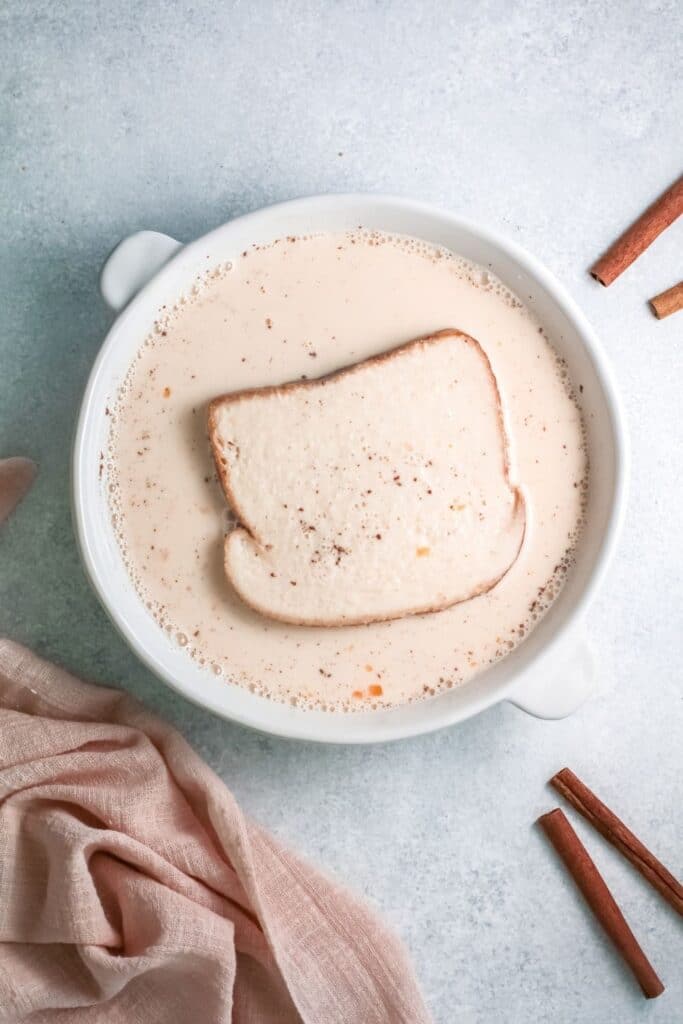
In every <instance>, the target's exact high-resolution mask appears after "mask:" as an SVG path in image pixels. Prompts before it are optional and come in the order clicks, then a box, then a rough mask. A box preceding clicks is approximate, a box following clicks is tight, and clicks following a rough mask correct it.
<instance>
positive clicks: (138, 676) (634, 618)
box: [0, 0, 683, 1024]
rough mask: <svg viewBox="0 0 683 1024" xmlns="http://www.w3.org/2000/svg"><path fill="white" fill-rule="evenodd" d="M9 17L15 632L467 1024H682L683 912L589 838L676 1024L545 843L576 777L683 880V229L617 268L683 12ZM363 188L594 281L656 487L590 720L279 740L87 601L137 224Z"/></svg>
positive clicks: (0, 398)
mask: <svg viewBox="0 0 683 1024" xmlns="http://www.w3.org/2000/svg"><path fill="white" fill-rule="evenodd" d="M0 21H1V24H2V29H3V37H4V40H5V42H4V49H5V58H4V59H3V60H2V62H0V64H1V67H0V81H1V87H2V101H1V103H2V107H1V115H2V123H3V132H2V134H3V137H4V142H3V147H2V173H1V176H0V216H1V221H0V222H1V224H2V235H3V236H4V241H3V244H2V247H1V251H0V279H1V282H2V322H1V324H0V455H3V454H28V455H32V456H33V457H34V458H35V459H36V460H37V461H38V462H39V463H40V465H41V476H40V480H39V483H38V484H37V486H36V488H35V490H34V492H33V493H32V495H31V496H30V497H29V499H28V500H27V501H26V503H25V505H24V506H23V507H22V508H21V511H20V513H19V514H17V515H16V517H15V519H14V520H13V521H12V522H11V523H10V525H9V526H8V528H7V529H6V530H5V531H4V533H3V534H2V536H0V629H2V630H3V631H6V632H8V633H9V634H11V635H13V636H15V637H17V638H18V639H21V640H23V641H25V642H27V643H29V644H31V645H33V646H34V647H35V648H37V649H38V650H39V651H41V652H43V653H44V654H46V655H49V656H51V657H54V658H56V659H58V660H59V661H61V662H63V663H65V664H66V665H68V666H70V667H72V668H73V669H74V670H76V671H78V672H80V673H82V674H83V675H85V676H87V677H90V678H94V679H98V680H103V681H110V682H115V681H116V682H120V683H121V684H122V685H124V686H125V687H127V688H128V689H130V690H131V691H133V692H135V693H136V694H138V695H139V696H140V697H142V698H143V699H144V700H146V701H147V702H148V704H150V706H152V707H154V708H156V709H157V710H158V711H160V712H162V713H163V714H165V715H167V716H168V717H169V718H170V719H171V720H173V721H174V722H175V723H176V724H177V725H178V726H179V727H180V728H181V729H182V731H183V732H184V733H185V734H186V735H187V736H188V737H189V739H190V740H191V741H192V742H193V743H194V745H195V746H196V748H197V749H198V750H199V751H200V753H201V754H202V755H203V756H204V757H205V758H206V759H207V760H208V761H209V763H210V764H212V765H213V766H214V768H216V769H217V770H218V771H219V772H220V773H221V775H222V776H223V778H224V779H225V780H226V782H227V783H228V784H229V785H230V786H231V787H232V788H233V790H234V791H235V792H236V793H237V795H238V797H239V798H240V800H241V801H242V803H243V805H244V806H245V808H246V809H247V810H248V811H249V812H250V813H252V815H254V816H255V817H257V818H258V819H259V820H260V821H261V822H263V823H264V824H265V825H267V826H268V827H269V828H271V829H272V830H273V831H274V832H276V833H277V834H278V835H279V836H280V837H281V838H282V839H283V840H286V841H287V842H289V843H291V844H293V845H295V846H296V847H297V848H298V849H299V850H301V851H303V852H305V853H307V854H308V855H310V856H311V857H313V858H315V859H316V860H318V861H320V862H321V863H322V864H324V865H327V867H328V868H329V870H330V871H331V872H333V873H334V874H335V875H336V876H337V877H339V878H340V879H343V880H345V881H347V882H348V883H350V884H351V885H353V886H355V887H356V889H358V890H360V891H362V892H364V893H366V894H367V895H368V896H369V898H370V899H371V900H372V901H373V903H374V904H375V905H376V906H378V907H379V908H380V909H381V910H382V912H383V913H384V915H385V916H386V918H387V919H388V920H390V921H391V922H392V923H393V924H394V926H395V927H396V928H397V929H398V931H399V932H400V933H401V934H402V935H403V937H404V939H405V941H406V943H407V944H408V946H409V947H410V949H411V951H412V955H413V957H414V960H415V964H416V968H417V971H418V974H419V976H420V978H421V979H422V983H423V985H424V989H425V992H426V995H427V998H428V1001H429V1003H430V1005H431V1006H432V1008H433V1011H434V1015H435V1018H436V1021H437V1022H438V1024H450V1022H452V1021H457V1020H462V1021H467V1022H470V1024H475V1022H476V1024H490V1022H496V1024H497V1022H505V1024H507V1022H526V1021H529V1020H533V1021H553V1022H555V1024H579V1022H600V1024H608V1022H619V1024H622V1022H626V1021H639V1020H641V1019H647V1020H648V1021H657V1022H658V1024H660V1022H665V1021H666V1022H674V1021H679V1020H681V1018H682V1017H683V978H682V977H681V966H680V965H681V959H682V957H681V930H680V924H679V922H678V921H677V920H676V919H675V915H674V914H673V912H671V911H670V910H669V908H668V907H667V906H666V905H664V904H663V903H662V901H661V900H660V899H659V898H658V897H657V896H656V895H655V894H653V893H652V892H651V891H649V889H648V888H647V886H646V885H645V884H644V883H642V882H641V881H640V879H639V877H638V876H636V875H635V873H634V872H633V871H632V870H631V869H630V867H629V866H628V865H626V864H625V863H623V862H622V861H621V860H620V859H619V857H618V856H617V855H616V854H615V853H614V852H613V851H612V850H611V849H610V848H609V847H607V846H606V845H605V844H604V843H603V842H602V841H601V840H600V839H599V838H598V837H596V836H595V835H592V834H590V833H589V832H588V831H587V830H586V829H585V828H583V827H580V831H581V833H582V834H583V835H584V836H585V837H586V838H587V840H588V842H589V843H590V848H591V850H592V851H593V852H594V853H595V857H596V860H597V861H598V864H599V865H600V867H601V868H602V869H604V873H605V875H606V877H607V879H608V881H609V882H610V883H613V886H614V890H615V893H616V894H617V896H618V899H619V900H620V902H621V903H622V905H623V908H624V910H625V912H626V914H627V916H628V917H629V918H630V919H631V921H632V923H633V925H634V929H635V930H636V932H637V934H638V936H639V937H640V938H641V940H642V943H643V945H644V947H645V948H646V950H647V951H648V952H649V953H650V954H651V957H652V959H653V961H654V963H655V964H656V966H657V967H658V968H659V970H660V972H661V975H662V977H663V978H664V979H665V981H666V983H667V984H668V991H667V992H666V994H665V995H664V996H663V997H662V998H661V999H659V1000H657V1001H656V1002H655V1003H652V1004H647V1005H646V1004H645V1003H644V1001H643V1000H642V999H641V997H640V994H639V992H638V990H637V989H636V986H635V985H634V983H633V981H632V980H631V978H630V977H629V976H628V975H627V974H626V973H625V971H624V969H623V968H622V967H621V965H620V963H619V962H618V960H617V958H616V956H615V955H614V954H613V953H612V951H611V950H610V949H609V948H608V947H607V946H606V944H605V942H604V941H603V940H602V938H601V936H600V935H599V934H598V931H597V929H596V926H595V924H594V922H593V921H592V920H591V918H590V917H589V915H588V913H587V912H586V910H585V909H584V908H583V906H582V905H581V904H580V903H579V901H578V900H577V898H576V896H575V894H574V892H573V891H572V889H571V885H570V883H568V881H567V880H566V878H565V877H564V876H563V874H562V872H561V870H560V869H559V867H558V865H557V863H556V862H555V860H554V857H553V855H552V853H551V852H550V851H549V850H548V849H547V848H546V846H545V845H544V842H543V840H542V838H541V837H540V836H539V834H538V831H537V830H536V829H535V828H533V827H532V823H533V821H534V819H535V817H536V816H537V815H538V814H539V813H540V812H542V811H543V810H545V809H548V808H550V807H551V806H553V804H554V803H555V801H554V798H553V796H552V795H551V793H550V792H548V791H547V790H545V789H544V782H545V780H546V779H547V778H548V777H549V775H550V774H551V773H552V772H553V771H554V770H555V769H557V768H558V767H560V766H561V765H562V764H564V763H568V764H570V765H572V766H573V767H574V768H575V769H576V770H577V771H578V772H579V774H582V775H583V776H584V777H585V778H586V780H587V781H589V782H592V783H593V784H594V785H595V788H596V789H597V790H598V791H599V792H600V794H602V795H604V797H605V799H606V800H607V801H608V802H610V803H612V804H613V806H614V807H615V808H617V809H619V810H621V811H622V812H623V815H624V816H625V817H626V819H627V820H628V821H629V822H631V823H633V825H634V826H635V827H636V829H637V831H639V832H640V834H641V835H642V837H643V838H644V839H645V841H649V842H650V843H651V844H652V846H653V847H654V848H655V850H657V851H658V852H660V855H661V856H662V858H663V859H664V860H665V861H667V862H668V863H669V864H670V866H671V867H672V868H674V869H675V870H678V871H679V872H680V871H681V868H682V867H683V864H682V862H681V856H682V853H683V842H682V827H683V826H682V822H683V815H682V810H681V807H682V804H683V799H682V797H683V787H682V786H681V781H680V775H681V772H682V770H683V764H682V755H681V748H682V746H683V730H682V727H681V684H680V660H681V655H682V654H683V650H682V645H681V636H680V610H681V596H682V595H681V582H680V576H681V540H680V510H681V504H682V502H683V491H682V489H681V482H680V449H679V445H680V438H681V432H680V404H681V399H680V356H681V341H682V340H683V313H682V314H679V315H678V318H676V317H673V318H671V319H670V320H669V321H667V322H662V323H658V322H656V321H655V320H654V319H653V318H652V317H651V315H650V314H649V312H648V311H647V309H646V307H645V305H644V299H645V297H646V296H648V295H652V294H654V293H656V292H657V291H660V290H661V289H662V288H664V287H667V286H668V285H670V284H672V283H674V282H675V281H676V280H678V279H680V277H681V276H682V272H683V260H682V258H681V252H682V244H681V243H682V241H683V223H680V224H679V225H677V227H675V228H674V229H672V230H671V231H670V232H668V233H667V234H666V235H665V236H663V237H662V238H661V239H660V240H659V241H658V242H657V243H656V246H655V247H653V249H651V250H650V252H649V253H648V254H647V256H646V257H645V258H643V259H642V261H640V262H639V263H638V264H637V265H636V266H635V267H633V268H632V269H631V271H630V272H629V273H628V274H627V275H626V276H625V277H624V278H623V279H622V280H621V281H619V282H618V283H617V284H615V285H614V286H613V287H612V288H611V289H610V290H609V291H604V290H601V289H600V288H599V287H598V286H597V285H595V284H594V283H593V282H592V281H591V280H590V279H589V278H588V276H587V274H586V272H585V268H586V266H587V264H588V263H589V262H590V261H591V260H592V258H593V257H595V255H596V254H597V253H599V252H600V250H601V249H602V248H603V246H604V245H605V244H606V243H607V242H608V241H610V240H611V239H612V237H613V236H614V234H615V232H616V231H617V230H618V229H619V228H620V227H621V226H622V225H623V224H624V222H625V220H628V219H629V217H631V216H632V215H633V214H635V213H637V212H639V211H640V209H641V208H642V207H643V205H644V204H645V203H646V202H647V201H649V200H650V198H651V197H653V196H654V195H655V194H656V193H657V192H658V191H659V190H660V189H661V188H662V187H663V186H664V185H666V184H668V183H669V182H670V181H671V180H672V179H673V178H674V177H675V176H676V175H677V173H679V172H680V169H681V168H680V166H679V163H680V157H681V141H682V131H681V125H682V124H683V103H682V92H681V77H680V75H681V67H683V52H682V48H681V39H682V38H683V16H682V14H681V8H680V6H679V5H678V4H677V3H676V2H669V3H667V2H663V3H657V2H652V0H651V2H647V3H643V2H638V3H636V2H633V0H630V2H628V3H619V4H617V3H607V4H597V3H564V4H559V3H557V4H555V3H551V2H534V3H521V4H515V5H514V7H513V5H512V4H508V3H506V2H505V0H491V2H488V3H476V4H471V3H470V4H465V3H462V2H460V3H447V2H446V0H443V2H432V3H409V2H405V0H402V2H394V3H389V2H376V3H370V2H369V0H364V2H360V0H359V2H355V3H351V2H344V3H338V4H334V5H333V4H327V3H325V0H317V2H307V3H293V2H290V3H279V4H276V3H266V2H261V0H255V2H254V3H251V4H247V3H234V4H227V3H226V4H222V5H221V4H215V3H213V2H212V3H207V2H205V0H197V2H195V3H161V2H159V3H152V2H142V3H136V4H132V3H121V2H118V3H117V2H107V3H103V2H101V0H93V2H90V3H87V4H85V3H77V2H72V3H66V4H65V3H59V2H56V0H51V2H45V0H40V2H33V3H30V4H26V3H23V2H19V0H6V3H5V4H4V5H3V8H2V11H0ZM7 141H9V145H7V144H6V143H7ZM341 190H370V191H372V190H381V191H388V192H397V193H403V194H406V195H411V196H415V197H417V198H421V199H425V200H429V201H432V202H435V203H439V204H442V205H444V206H447V207H449V208H451V209H453V210H456V211H458V212H459V213H462V214H465V215H467V216H469V217H471V218H474V219H476V220H478V221H481V222H483V223H485V224H489V225H491V226H493V227H498V228H500V229H502V230H503V231H505V232H506V233H507V234H508V235H509V236H511V237H512V238H514V239H516V240H517V241H519V242H521V243H522V244H523V245H525V246H526V247H527V248H529V249H530V250H532V251H533V252H534V253H535V254H536V255H537V256H539V257H540V258H541V259H542V260H544V261H545V262H546V263H547V264H548V265H549V267H550V268H551V269H552V270H554V271H555V272H556V273H557V274H558V275H559V276H560V278H562V279H563V280H564V282H565V283H566V284H567V285H568V287H569V288H570V290H571V291H572V292H573V294H574V296H575V297H576V298H577V299H578V301H579V302H580V304H581V305H582V306H583V308H584V310H585V311H586V312H587V314H588V316H589V317H590V318H591V319H592V321H593V323H594V325H595V326H596V327H597V329H598V331H599V333H600V334H601V335H602V338H603V339H604V343H605V345H606V347H607V349H608V350H609V352H610V354H611V356H612V358H613V361H614V363H615V365H616V370H617V376H618V379H619V382H620V385H621V387H622V389H623V393H624V396H625V399H626V404H627V409H628V414H629V419H630V426H631V431H632V440H633V488H632V494H631V499H630V506H629V515H628V521H627V527H626V532H625V536H624V538H623V543H622V545H621V551H620V554H619V557H618V559H617V562H616V564H615V566H614V568H613V570H612V572H611V574H610V576H609V580H608V583H607V586H606V587H605V590H604V593H603V595H602V597H601V599H600V600H599V603H598V604H597V606H596V607H595V609H594V612H593V614H592V615H591V619H590V623H589V629H590V633H591V634H592V637H593V639H594V641H595V643H596V645H597V648H598V653H599V656H600V660H601V665H602V670H601V676H602V679H603V682H604V692H603V693H602V695H601V696H600V697H598V698H597V699H596V700H594V701H593V702H592V703H590V704H588V705H587V706H586V707H584V708H583V709H582V710H581V711H580V712H579V713H577V714H576V715H575V716H573V717H572V718H570V719H568V720H565V721H564V722H561V723H555V724H553V723H544V722H539V721H535V720H532V719H531V718H528V717H526V716H525V715H523V714H522V713H520V712H518V711H516V710H515V709H513V708H512V707H510V706H499V707H497V708H495V709H493V710H491V711H489V712H488V713H487V714H484V715H482V716H481V717H479V718H477V719H475V720H473V721H470V722H467V723H466V724H464V725H462V726H460V727H459V728H457V729H453V730H451V731H447V732H443V733H441V734H437V735H433V736H430V737H426V738H423V739H418V740H415V741H410V742H404V743H400V744H398V745H395V746H389V747H384V748H374V749H351V750H346V749H319V748H316V747H313V746H304V745H295V744H289V743H287V742H282V741H277V740H272V739H269V738H265V737H262V736H258V735H254V734H251V733H248V732H246V731H244V730H242V729H240V728H237V727H234V726H232V725H230V724H227V723H225V722H221V721H218V720H216V719H214V718H212V717H211V716H209V715H208V714H204V713H203V712H201V711H200V710H198V709H196V708H194V707H191V706H190V705H188V704H185V703H184V702H182V701H181V700H180V699H179V698H176V697H175V696H174V695H172V694H171V693H170V691H168V690H166V689H165V688H164V687H163V686H162V685H161V684H160V683H158V682H156V681H155V680H154V679H153V678H152V677H151V676H150V675H149V674H148V673H147V672H146V671H145V670H144V669H143V668H142V667H141V666H140V665H139V664H138V663H137V662H136V660H135V659H134V658H133V656H132V655H131V654H130V653H129V652H128V650H127V649H126V647H125V646H124V644H123V642H122V641H121V640H120V639H119V637H118V635H117V634H115V633H114V631H113V629H112V627H111V626H110V625H109V623H108V621H107V619H106V618H105V616H104V614H103V612H102V611H101V610H100V609H99V607H98V605H97V603H96V601H95V599H94V597H93V596H92V595H91V593H90V591H89V589H88V587H87V585H86V582H85V580H84V578H83V575H82V572H81V570H80V567H79V564H78V559H77V555H76V550H75V546H74V540H73V536H72V532H71V525H70V521H69V507H68V487H69V480H68V475H69V466H68V455H69V443H70V436H71V431H72V427H73V423H74V417H75V412H76V407H77V403H78V400H79V396H80V393H81V390H82V387H83V384H84V381H85V378H86V375H87V372H88V368H89V366H90V364H91V361H92V359H93V357H94V355H95V353H96V351H97V348H98V345H99V343H100V340H101V338H102V336H103V334H104V332H105V330H106V328H107V324H108V314H107V312H106V311H105V309H104V308H103V305H102V304H101V302H100V300H99V298H98V293H97V272H98V268H99V266H100V264H101V262H102V260H103V259H104V257H105V256H106V254H107V252H108V250H109V249H110V248H111V246H112V245H113V243H114V242H115V241H116V240H117V239H118V238H119V237H121V236H122V235H125V234H128V233H130V232H131V231H134V230H136V229H138V228H143V227H151V228H157V229H160V230H163V231H167V232H168V233H170V234H172V235H175V236H176V237H178V238H180V239H191V238H194V237H196V236H198V235H200V234H202V233H203V232H204V231H205V230H207V229H208V228H210V227H212V226H213V225H216V224H217V223H220V222H222V221H224V220H226V219H228V218H229V217H231V216H233V215H234V214H238V213H242V212H244V211H246V210H250V209H253V208H256V207H258V206H261V205H263V204H264V203H269V202H271V201H273V200H277V199H284V198H289V197H292V196H296V195H304V194H307V193H313V192H323V191H341ZM330 1024H333V1022H330Z"/></svg>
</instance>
